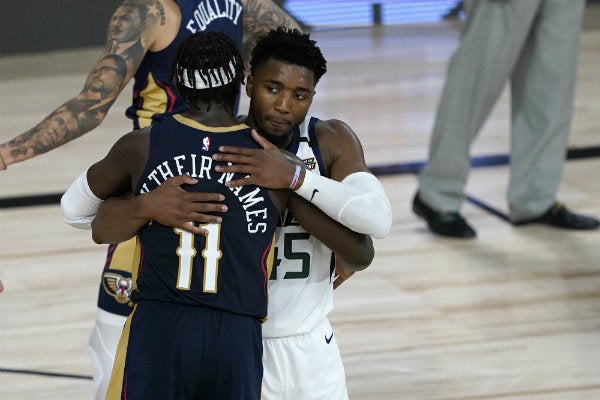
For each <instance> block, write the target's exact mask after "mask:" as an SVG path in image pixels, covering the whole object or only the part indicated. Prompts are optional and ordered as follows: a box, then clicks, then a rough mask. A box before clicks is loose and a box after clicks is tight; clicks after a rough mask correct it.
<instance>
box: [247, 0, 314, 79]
mask: <svg viewBox="0 0 600 400" xmlns="http://www.w3.org/2000/svg"><path fill="white" fill-rule="evenodd" d="M243 3H244V43H243V46H242V57H243V58H244V60H245V61H246V63H248V62H249V60H250V58H251V54H252V49H254V46H255V45H256V41H257V40H258V39H260V38H261V37H263V36H265V35H266V34H267V33H268V32H269V31H270V30H272V29H276V28H277V27H279V26H285V27H288V28H293V29H298V30H302V29H301V27H300V24H298V22H296V20H294V18H292V16H291V15H289V14H288V13H287V12H285V10H283V9H282V8H281V7H279V6H278V5H277V4H275V3H274V2H273V1H271V0H244V1H243ZM246 67H248V65H246Z"/></svg>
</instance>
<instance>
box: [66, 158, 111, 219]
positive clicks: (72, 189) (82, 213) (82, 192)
mask: <svg viewBox="0 0 600 400" xmlns="http://www.w3.org/2000/svg"><path fill="white" fill-rule="evenodd" d="M101 203H102V199H99V198H98V197H96V195H95V194H94V193H93V192H92V190H91V189H90V186H89V185H88V181H87V170H85V171H84V172H83V173H82V174H81V175H79V177H78V178H77V179H75V181H74V182H73V183H71V186H69V188H68V189H67V191H66V192H65V194H63V196H62V198H61V199H60V207H61V209H62V213H63V218H64V220H65V222H66V223H67V224H69V225H71V226H73V227H75V228H79V229H92V221H93V219H94V217H95V216H96V212H97V211H98V207H100V204H101Z"/></svg>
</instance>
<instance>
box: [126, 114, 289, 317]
mask: <svg viewBox="0 0 600 400" xmlns="http://www.w3.org/2000/svg"><path fill="white" fill-rule="evenodd" d="M250 132H251V131H250V129H249V128H248V127H247V126H246V125H236V126H233V127H226V128H210V127H207V126H205V125H202V124H200V123H198V122H195V121H193V120H190V119H187V118H185V117H183V116H181V115H179V114H177V115H174V116H169V117H165V118H163V119H161V120H159V121H155V123H154V124H153V125H152V128H151V132H150V149H149V156H148V161H147V164H146V167H145V168H144V170H143V172H142V174H141V176H140V179H139V182H138V185H137V188H136V193H137V194H141V193H145V192H148V191H150V190H153V189H154V188H156V187H157V186H158V185H160V184H161V183H163V182H164V181H165V180H166V179H168V178H170V177H172V176H176V175H182V174H189V175H190V176H192V177H194V178H197V179H198V180H199V183H198V184H196V185H193V186H189V187H186V190H189V191H198V192H214V193H222V194H223V195H225V201H224V203H225V204H226V205H227V206H228V211H227V212H226V213H224V214H223V215H222V217H223V221H222V223H221V224H209V225H205V226H204V228H206V229H208V230H209V232H210V233H209V234H208V235H207V236H203V235H192V234H190V233H188V232H184V231H182V230H180V229H173V228H170V227H167V226H164V225H161V224H159V223H157V222H150V223H149V224H148V225H146V226H145V227H144V228H142V229H141V230H140V232H139V235H138V236H139V241H140V244H141V249H142V254H141V264H140V270H139V274H138V277H137V290H138V296H139V298H140V299H148V300H156V301H166V302H172V303H180V304H187V305H202V306H207V307H212V308H216V309H220V310H225V311H229V312H233V313H238V314H242V315H248V316H253V317H256V318H264V317H265V316H266V314H267V291H266V287H267V286H266V285H267V281H268V276H269V274H270V267H271V265H272V253H273V246H272V244H273V238H274V233H275V229H276V225H277V221H278V216H279V213H278V210H277V208H276V206H275V205H274V203H273V202H272V200H271V198H270V196H269V193H268V190H267V189H264V188H261V187H258V186H254V185H250V186H244V187H241V188H234V189H229V188H227V187H226V186H225V182H226V181H228V180H232V179H240V178H242V177H243V175H241V174H224V173H218V172H216V171H215V170H214V166H215V162H213V160H212V158H211V156H212V154H214V153H216V152H217V151H218V147H219V146H220V145H230V146H243V147H253V148H258V147H259V145H258V144H257V143H256V142H255V141H254V140H253V139H252V136H251V134H250Z"/></svg>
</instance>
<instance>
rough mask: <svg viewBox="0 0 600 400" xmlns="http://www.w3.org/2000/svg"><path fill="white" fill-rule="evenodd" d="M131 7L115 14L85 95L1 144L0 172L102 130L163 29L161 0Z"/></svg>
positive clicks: (126, 5)
mask: <svg viewBox="0 0 600 400" xmlns="http://www.w3.org/2000/svg"><path fill="white" fill-rule="evenodd" d="M132 4H134V3H127V2H124V3H123V4H121V6H119V8H117V10H115V12H114V13H113V15H112V17H111V21H110V22H109V25H108V29H107V40H106V44H105V47H104V49H103V51H102V53H101V54H100V56H99V57H98V59H97V61H96V63H95V64H94V66H93V67H92V69H91V71H90V72H89V74H88V76H87V79H86V81H85V84H84V86H83V89H82V90H81V92H80V93H79V94H78V95H77V96H75V97H73V98H72V99H70V100H68V101H66V102H65V103H64V104H62V105H61V106H59V107H58V108H57V109H56V110H54V111H53V112H52V113H50V115H48V116H47V117H46V118H45V119H44V120H42V121H41V122H40V123H39V124H37V125H36V126H34V127H33V128H31V129H30V130H28V131H26V132H24V133H22V134H20V135H18V136H16V137H14V138H13V139H11V140H9V141H8V142H6V143H3V144H1V145H0V157H1V158H0V159H2V160H3V162H0V170H2V169H6V167H7V166H8V165H11V164H14V163H17V162H20V161H24V160H27V159H29V158H32V157H35V156H37V155H40V154H43V153H45V152H48V151H50V150H52V149H55V148H57V147H59V146H62V145H63V144H65V143H67V142H69V141H71V140H73V139H76V138H78V137H79V136H82V135H83V134H85V133H87V132H89V131H91V130H92V129H94V128H95V127H97V126H98V125H100V123H101V122H102V120H103V119H104V117H105V116H106V114H107V112H108V110H109V109H110V107H111V106H112V105H113V103H114V102H115V100H116V98H117V96H118V95H119V93H121V91H122V90H123V88H124V87H125V86H126V85H127V83H128V82H129V81H130V80H131V78H132V76H133V74H134V73H135V71H136V70H137V68H138V66H139V65H140V63H141V61H142V59H143V57H144V55H145V53H146V51H147V50H148V47H149V46H150V45H151V44H152V42H153V41H154V39H155V36H156V35H157V30H158V29H160V26H161V25H162V24H165V16H164V12H165V11H164V7H161V6H158V5H159V4H161V2H160V1H157V0H138V1H136V2H135V6H133V5H132Z"/></svg>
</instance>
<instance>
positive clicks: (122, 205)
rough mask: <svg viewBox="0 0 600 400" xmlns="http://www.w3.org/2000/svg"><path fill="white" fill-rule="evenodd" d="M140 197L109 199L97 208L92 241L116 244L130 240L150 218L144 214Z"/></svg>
mask: <svg viewBox="0 0 600 400" xmlns="http://www.w3.org/2000/svg"><path fill="white" fill-rule="evenodd" d="M142 202H143V201H141V199H140V196H137V197H129V198H110V199H108V200H106V201H104V202H103V203H102V204H101V205H100V207H99V208H98V212H97V214H96V217H95V218H94V220H93V221H92V239H93V240H94V242H96V243H100V244H101V243H117V242H123V241H125V240H128V239H131V238H132V237H134V236H135V235H137V233H138V231H139V230H140V229H141V228H142V227H144V225H146V224H147V223H148V222H149V221H150V220H151V218H150V217H148V216H147V215H146V214H145V212H144V207H143V205H142Z"/></svg>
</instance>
